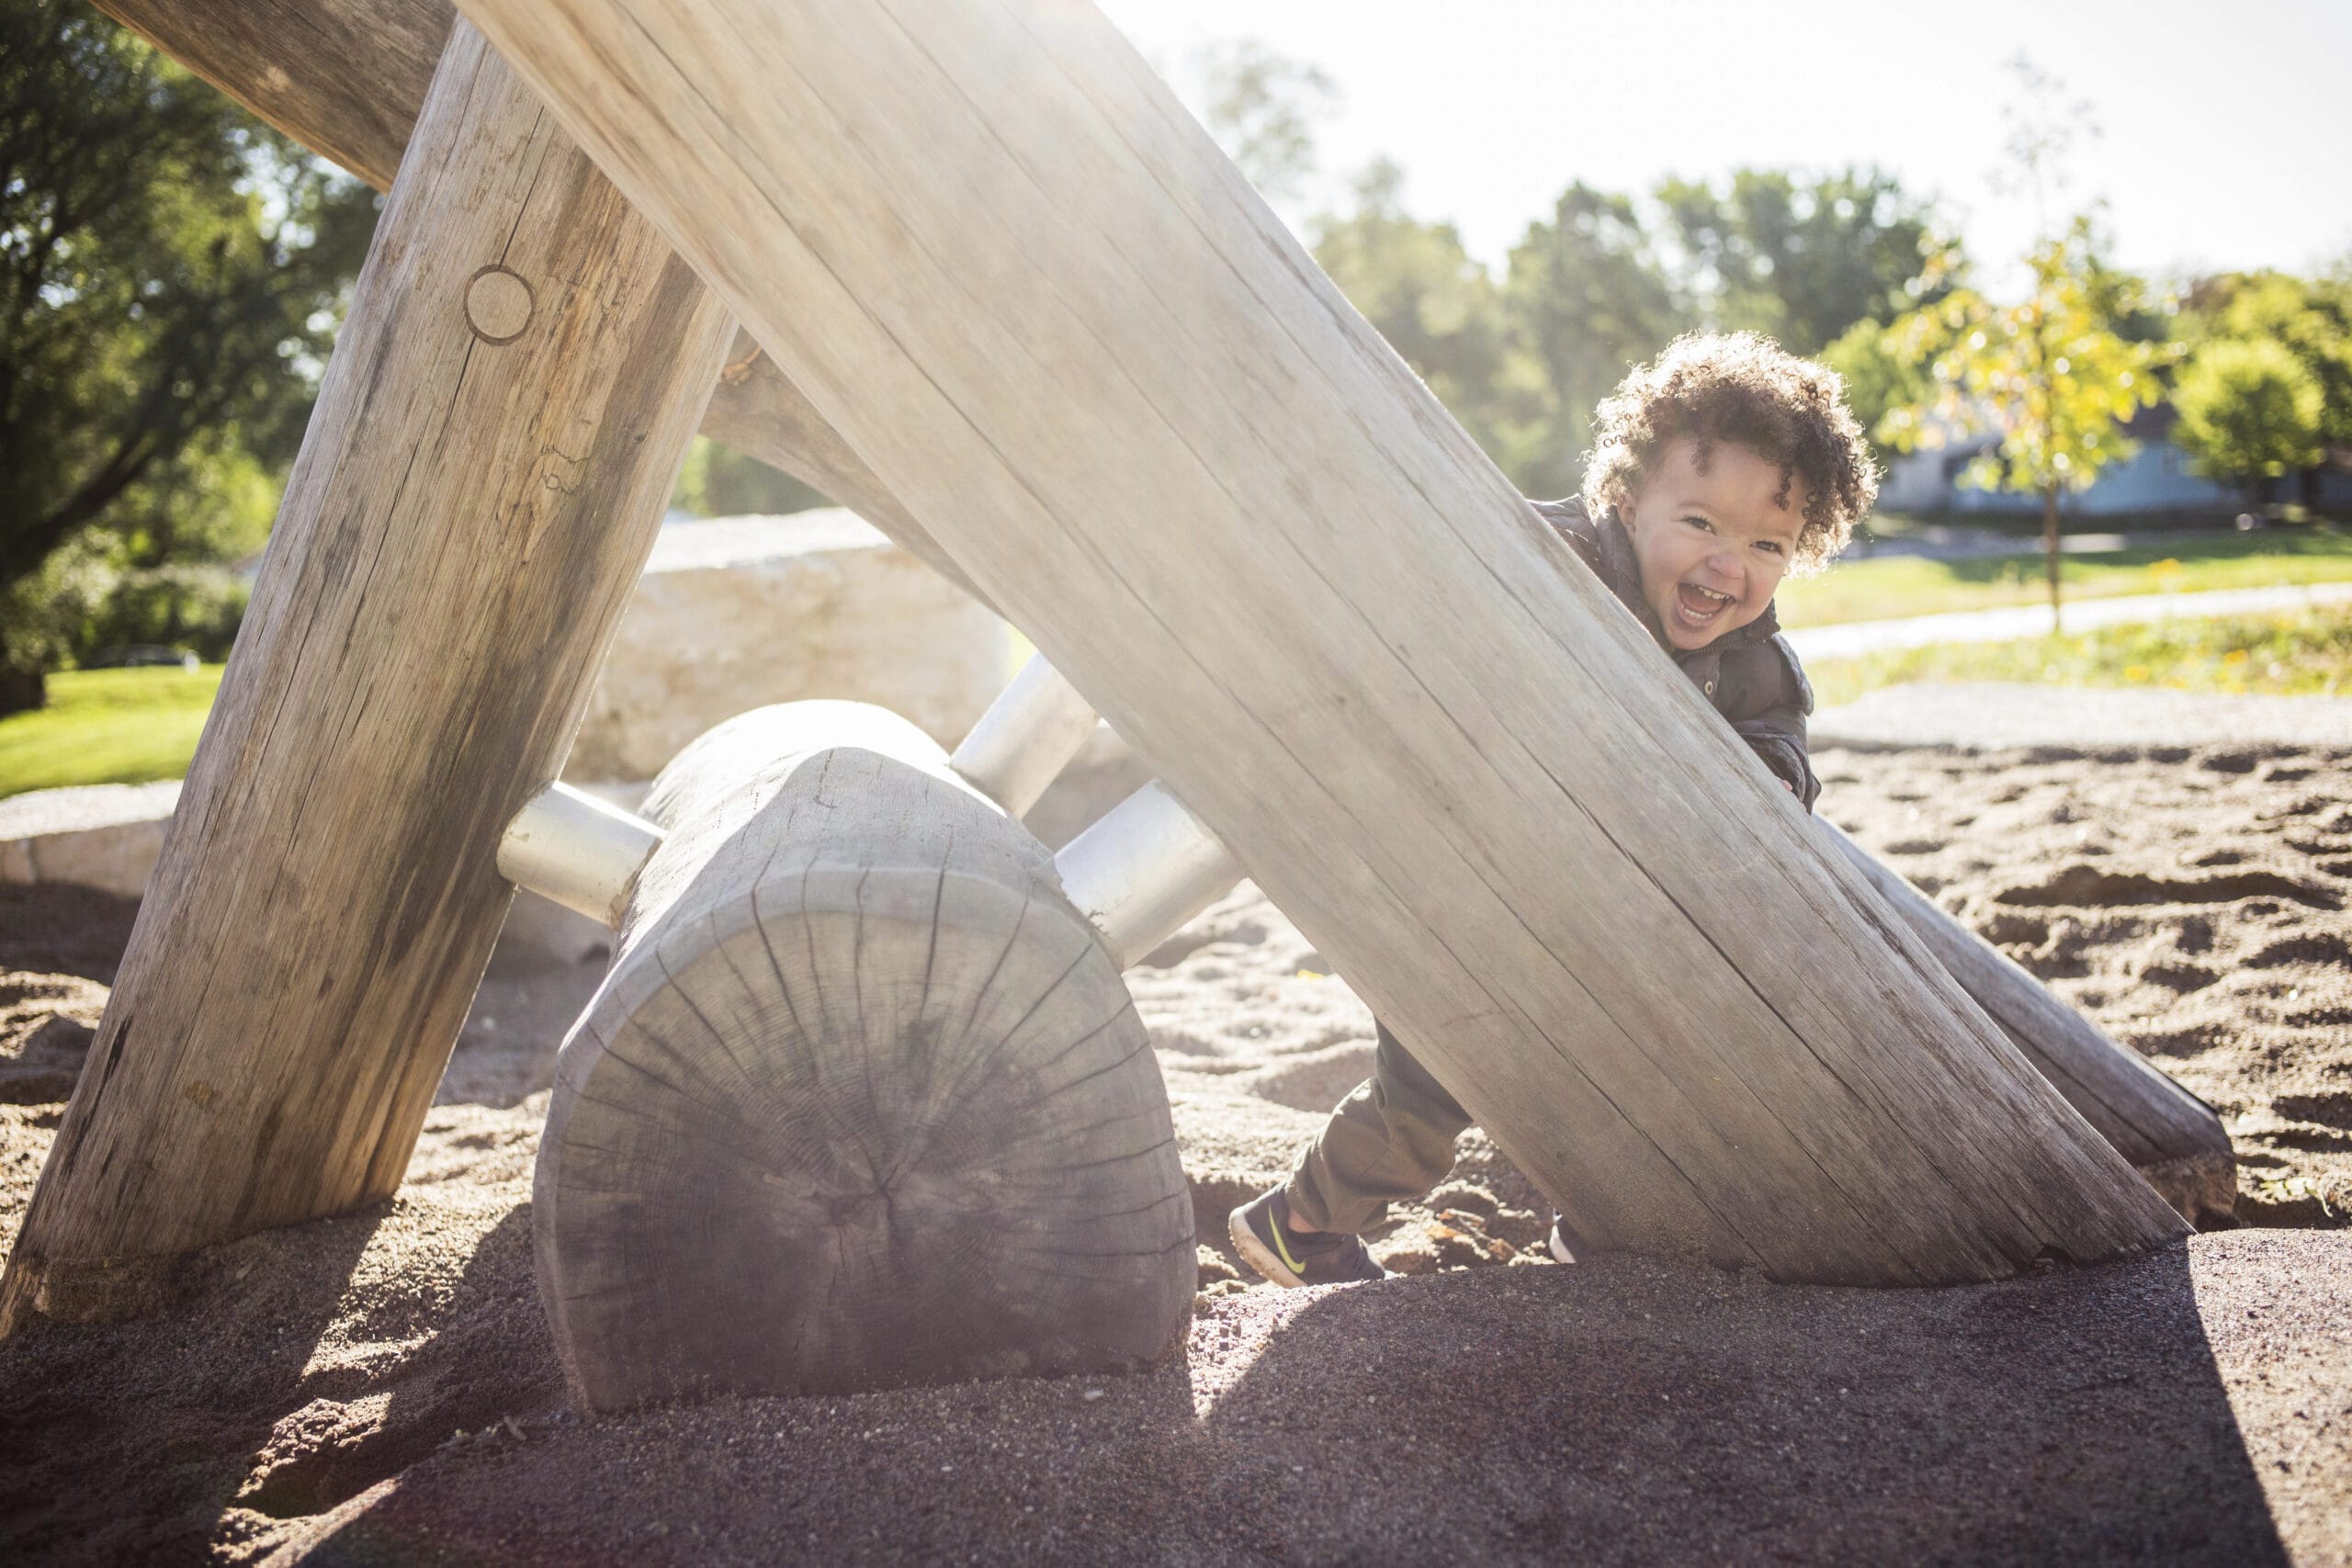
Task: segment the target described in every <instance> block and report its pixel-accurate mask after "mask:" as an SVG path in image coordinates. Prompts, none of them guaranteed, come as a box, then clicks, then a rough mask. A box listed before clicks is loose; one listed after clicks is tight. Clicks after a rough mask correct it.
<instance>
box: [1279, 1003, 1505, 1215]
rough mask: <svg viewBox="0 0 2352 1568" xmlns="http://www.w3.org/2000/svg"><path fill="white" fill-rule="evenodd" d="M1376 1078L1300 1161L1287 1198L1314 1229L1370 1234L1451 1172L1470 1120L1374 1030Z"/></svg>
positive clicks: (1392, 1041)
mask: <svg viewBox="0 0 2352 1568" xmlns="http://www.w3.org/2000/svg"><path fill="white" fill-rule="evenodd" d="M1375 1028H1376V1029H1377V1030H1378V1041H1379V1043H1378V1044H1377V1046H1376V1047H1375V1048H1374V1052H1373V1057H1372V1077H1369V1078H1367V1079H1365V1080H1364V1081H1363V1083H1361V1084H1359V1085H1357V1086H1356V1088H1355V1089H1354V1091H1353V1092H1351V1094H1350V1095H1349V1096H1348V1097H1347V1099H1345V1100H1341V1101H1340V1107H1339V1109H1338V1110H1336V1111H1332V1112H1331V1120H1330V1121H1329V1122H1325V1123H1324V1126H1323V1131H1322V1132H1321V1133H1320V1134H1317V1137H1316V1139H1315V1142H1314V1143H1313V1144H1311V1145H1308V1146H1307V1149H1306V1153H1305V1154H1303V1155H1301V1156H1299V1159H1298V1168H1296V1169H1295V1170H1294V1171H1293V1172H1292V1173H1291V1179H1290V1184H1289V1186H1288V1187H1287V1188H1286V1189H1285V1192H1286V1195H1287V1197H1288V1198H1289V1201H1290V1212H1291V1213H1292V1214H1293V1215H1294V1216H1295V1217H1296V1218H1297V1220H1298V1221H1299V1222H1300V1223H1301V1224H1305V1225H1308V1226H1311V1227H1312V1228H1314V1229H1316V1230H1326V1231H1343V1232H1349V1233H1354V1232H1360V1231H1364V1230H1369V1229H1370V1228H1371V1227H1372V1226H1374V1225H1375V1224H1379V1223H1380V1221H1381V1218H1382V1216H1383V1215H1385V1213H1387V1212H1388V1205H1389V1203H1390V1201H1393V1200H1397V1199H1403V1198H1418V1197H1419V1196H1420V1195H1421V1194H1422V1193H1424V1192H1427V1191H1428V1190H1430V1188H1432V1187H1435V1186H1436V1185H1437V1184H1438V1183H1439V1182H1440V1181H1442V1180H1443V1179H1444V1178H1445V1173H1446V1172H1447V1171H1449V1170H1451V1169H1453V1140H1454V1138H1455V1137H1456V1136H1457V1135H1459V1134H1461V1132H1462V1131H1463V1129H1464V1128H1465V1127H1467V1126H1469V1125H1470V1113H1469V1112H1468V1111H1464V1110H1463V1109H1462V1106H1461V1103H1460V1102H1459V1101H1458V1100H1455V1099H1454V1098H1453V1096H1452V1095H1450V1094H1448V1093H1446V1092H1445V1090H1444V1089H1442V1087H1440V1085H1439V1083H1438V1081H1437V1079H1435V1078H1433V1077H1430V1074H1429V1069H1428V1068H1426V1067H1424V1066H1421V1065H1420V1063H1419V1062H1417V1061H1415V1060H1413V1056H1412V1053H1411V1052H1409V1051H1408V1050H1406V1049H1405V1047H1404V1046H1403V1045H1402V1044H1400V1043H1398V1042H1397V1037H1396V1036H1395V1035H1393V1034H1391V1033H1389V1032H1388V1028H1387V1026H1386V1025H1385V1024H1376V1025H1375Z"/></svg>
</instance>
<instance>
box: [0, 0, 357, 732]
mask: <svg viewBox="0 0 2352 1568" xmlns="http://www.w3.org/2000/svg"><path fill="white" fill-rule="evenodd" d="M0 170H5V171H6V175H5V177H0V599H5V600H6V603H7V607H8V613H7V616H6V619H7V624H8V629H9V634H10V635H8V636H6V637H0V667H7V668H13V669H15V670H16V671H17V672H18V674H19V678H20V681H21V677H22V676H23V674H24V673H25V671H27V669H28V667H29V669H30V671H32V674H33V682H32V684H31V686H30V690H31V691H33V692H37V691H38V671H39V669H40V664H41V662H42V661H44V660H46V659H48V658H51V657H54V655H55V653H56V651H57V650H56V649H55V647H54V646H53V645H51V644H49V643H45V642H44V641H43V640H42V639H41V638H40V637H37V636H28V635H27V628H28V626H34V625H35V623H38V622H40V620H42V619H43V617H42V616H41V615H40V614H39V613H38V612H40V610H41V609H42V608H43V607H44V606H42V605H41V604H37V603H35V602H34V598H33V595H32V592H31V589H32V587H33V580H34V578H35V574H37V573H40V572H41V571H42V570H43V569H44V567H45V565H47V564H48V563H50V562H51V561H52V560H53V559H54V558H56V557H57V555H58V552H59V551H60V549H61V548H62V547H65V546H66V545H67V544H69V542H72V541H74V540H76V539H77V538H80V539H83V540H84V542H85V545H86V544H87V543H88V539H89V536H93V535H104V536H107V541H108V545H107V549H105V550H100V551H98V553H99V554H107V555H110V556H111V558H114V559H115V560H116V561H117V562H118V563H119V564H128V565H131V566H141V565H144V566H148V567H154V566H159V565H162V564H164V563H167V562H171V561H175V560H186V559H187V558H191V557H198V558H201V557H203V556H206V555H215V556H217V555H220V554H224V553H226V554H233V553H240V552H241V551H243V550H244V549H248V548H251V547H253V546H254V545H256V544H257V543H258V537H259V535H260V534H261V533H262V532H263V531H265V530H266V526H267V522H268V513H269V511H270V510H271V509H273V508H274V506H275V501H276V497H275V493H274V491H275V486H274V484H273V485H266V486H264V487H262V488H261V489H260V490H259V491H258V492H257V491H255V489H254V487H253V486H252V485H250V484H248V483H246V482H245V481H246V480H247V479H250V478H251V477H252V476H253V475H254V474H255V473H256V472H265V473H266V472H274V471H276V470H277V469H278V468H282V466H283V464H284V463H285V462H286V461H288V459H290V457H291V456H292V454H293V450H294V448H295V446H297V445H299V443H300V438H301V432H302V428H303V423H304V421H305V419H306V417H307V414H308V409H309V403H310V400H311V395H312V391H313V388H314V385H315V376H316V371H317V369H318V367H319V363H320V361H321V360H322V358H323V356H324V355H325V353H326V352H327V349H328V347H329V345H330V344H331V342H332V340H333V333H334V326H335V323H336V321H338V320H339V318H340V315H341V304H342V299H343V297H344V294H345V290H346V288H347V287H348V284H349V282H350V280H351V279H352V277H353V276H356V272H357V269H358V265H359V263H360V261H361V260H362V259H363V258H364V256H365V254H366V251H367V244H368V237H369V234H370V233H371V231H372V230H373V227H374V222H375V211H376V200H375V197H374V194H373V193H372V192H370V191H368V189H367V188H366V187H365V186H361V185H360V184H359V183H358V182H357V181H356V180H353V179H351V178H349V177H348V176H345V175H340V174H337V173H335V172H334V171H333V170H331V169H330V168H328V167H327V166H326V165H325V164H322V163H320V162H319V161H317V160H316V159H314V158H311V156H310V155H308V154H307V153H305V152H303V151H302V150H301V149H300V147H299V146H297V145H296V144H295V143H293V142H292V141H288V139H286V138H285V137H283V136H281V135H279V134H277V132H275V131H273V130H269V129H268V128H267V127H266V126H263V125H262V124H261V123H260V122H258V121H257V120H254V118H252V117H250V116H249V115H247V114H245V113H244V112H243V110H242V109H240V108H238V107H236V106H235V105H234V104H232V102H231V101H230V100H229V99H227V98H225V97H223V96H221V95H220V94H219V93H217V92H215V91H214V90H213V89H212V88H210V87H209V86H207V85H204V84H203V83H201V82H199V81H198V80H196V79H195V78H194V77H192V76H190V75H189V74H188V73H186V72H185V71H182V70H181V69H179V68H178V67H177V66H175V65H174V64H172V63H171V62H168V61H166V60H164V58H162V57H161V56H160V55H158V54H157V53H156V52H155V51H153V49H151V48H150V47H149V46H147V45H146V44H145V43H143V42H141V41H140V40H139V39H136V38H134V37H132V36H131V35H130V33H128V32H126V31H124V30H123V29H121V28H119V27H117V26H116V25H115V24H114V23H112V22H110V21H107V20H106V19H104V18H102V17H98V16H97V15H96V13H95V12H93V11H91V10H89V9H88V7H87V6H84V5H82V4H79V3H78V0H74V3H69V0H18V3H17V4H15V5H11V6H6V7H0ZM230 494H233V495H238V496H240V497H241V498H242V499H243V502H245V503H246V504H243V505H241V506H240V507H238V508H236V509H233V511H232V512H231V513H225V514H224V513H223V511H222V509H221V508H220V507H219V506H218V505H216V504H212V503H211V501H210V499H209V498H218V497H220V496H222V495H230ZM265 498H266V499H265ZM254 502H260V503H261V504H260V505H259V507H258V511H257V513H256V508H255V506H254V504H253V503H254ZM34 700H38V698H37V696H36V697H35V699H34Z"/></svg>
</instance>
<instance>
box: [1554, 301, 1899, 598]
mask: <svg viewBox="0 0 2352 1568" xmlns="http://www.w3.org/2000/svg"><path fill="white" fill-rule="evenodd" d="M1686 437H1687V438H1689V439H1691V440H1693V441H1695V442H1697V443H1698V447H1699V450H1698V460H1699V464H1700V467H1702V468H1704V467H1705V466H1706V462H1707V456H1708V453H1709V452H1710V451H1711V450H1712V449H1713V446H1714V444H1715V443H1716V442H1718V441H1730V442H1736V443H1737V444H1738V445H1740V446H1746V447H1748V448H1751V449H1752V450H1753V451H1754V452H1755V453H1756V454H1757V456H1758V457H1762V458H1763V459H1764V460H1765V461H1766V462H1769V463H1778V464H1779V465H1780V466H1781V493H1780V496H1779V500H1780V501H1781V504H1783V505H1786V504H1787V502H1788V498H1789V489H1790V486H1791V484H1792V482H1796V481H1802V482H1803V484H1804V491H1805V502H1804V529H1803V530H1802V531H1801V532H1800V533H1799V534H1798V536H1797V547H1796V552H1795V555H1794V557H1793V558H1792V560H1791V563H1790V567H1791V570H1792V571H1796V572H1806V571H1812V570H1817V569H1818V568H1820V567H1823V566H1826V565H1827V564H1828V563H1829V562H1830V560H1832V559H1833V558H1835V557H1836V556H1837V554H1838V551H1840V550H1842V549H1844V548H1845V547H1846V541H1847V540H1848V539H1849V538H1851V537H1852V536H1853V532H1854V525H1855V524H1856V523H1858V522H1860V520H1861V519H1862V518H1863V517H1864V516H1866V515H1868V514H1869V512H1870V509H1871V502H1874V501H1876V500H1877V499H1878V465H1877V464H1876V462H1874V461H1873V460H1872V458H1871V449H1870V446H1869V444H1868V443H1866V442H1865V441H1864V440H1863V439H1862V427H1861V425H1860V423H1859V422H1858V421H1856V419H1855V418H1854V415H1853V413H1852V412H1851V411H1850V410H1849V409H1848V408H1847V407H1846V382H1845V379H1844V378H1842V377H1840V376H1839V375H1838V373H1837V372H1836V371H1835V370H1832V369H1830V368H1829V367H1827V366H1826V365H1821V364H1818V363H1816V362H1815V361H1814V360H1810V359H1799V358H1798V357H1797V356H1796V355H1793V354H1791V353H1789V352H1788V350H1786V349H1784V348H1782V347H1781V345H1780V344H1777V343H1774V342H1773V341H1772V340H1771V339H1770V338H1769V337H1766V336H1764V335H1763V334H1762V333H1684V334H1683V335H1682V336H1680V337H1679V338H1676V339H1675V340H1674V341H1673V342H1672V343H1671V344H1668V345H1667V350H1666V352H1665V353H1664V354H1661V355H1658V356H1657V359H1656V360H1655V361H1653V362H1652V363H1650V364H1648V365H1645V366H1640V367H1636V368H1635V369H1634V371H1633V373H1632V374H1630V375H1628V376H1627V377H1626V378H1624V379H1623V381H1621V382H1619V383H1618V384H1617V390H1616V391H1614V392H1613V393H1611V395H1610V396H1608V397H1606V398H1604V399H1602V400H1601V402H1600V407H1599V408H1598V409H1596V410H1594V411H1593V417H1592V438H1593V439H1592V450H1591V451H1590V452H1589V453H1587V454H1586V455H1585V468H1584V487H1583V495H1584V503H1585V508H1586V510H1587V511H1589V512H1590V513H1592V515H1593V516H1595V517H1601V516H1606V515H1607V514H1608V513H1611V512H1612V511H1616V510H1618V509H1620V508H1622V507H1623V506H1624V505H1626V504H1627V503H1628V502H1631V501H1632V499H1633V497H1634V492H1635V491H1639V490H1640V489H1641V485H1642V477H1643V475H1644V474H1645V472H1647V470H1648V468H1649V466H1650V465H1651V464H1652V463H1654V462H1656V461H1657V458H1658V457H1659V455H1660V454H1661V453H1663V452H1664V451H1665V450H1666V449H1667V448H1668V446H1672V445H1673V444H1674V443H1675V442H1677V441H1679V440H1682V439H1684V438H1686Z"/></svg>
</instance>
